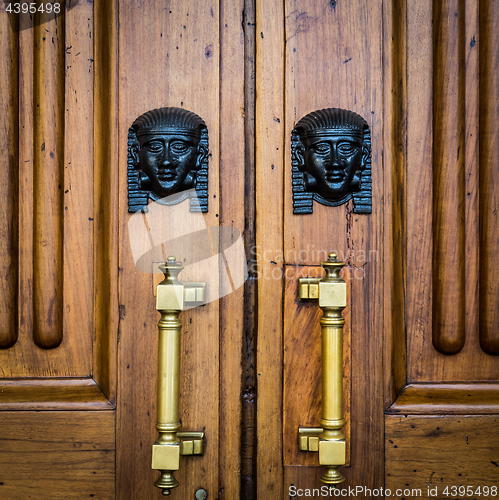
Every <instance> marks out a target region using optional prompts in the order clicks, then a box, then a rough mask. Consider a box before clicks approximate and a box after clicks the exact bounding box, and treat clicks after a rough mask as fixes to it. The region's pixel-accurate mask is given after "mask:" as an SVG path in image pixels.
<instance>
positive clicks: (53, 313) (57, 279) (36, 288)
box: [33, 16, 64, 349]
mask: <svg viewBox="0 0 499 500" xmlns="http://www.w3.org/2000/svg"><path fill="white" fill-rule="evenodd" d="M33 84H34V85H33V87H34V88H33V96H34V106H33V108H34V120H33V122H34V133H33V139H34V141H33V315H34V317H33V340H34V342H35V344H36V345H37V346H38V347H41V348H44V349H52V348H55V347H57V346H59V345H60V343H61V342H62V320H63V261H62V259H63V221H64V214H63V210H64V208H63V186H64V16H58V17H56V18H55V19H51V20H50V21H49V22H46V23H43V24H40V25H39V26H36V27H35V28H34V80H33Z"/></svg>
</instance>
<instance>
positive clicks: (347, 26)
mask: <svg viewBox="0 0 499 500" xmlns="http://www.w3.org/2000/svg"><path fill="white" fill-rule="evenodd" d="M382 12H383V9H382V5H381V3H370V4H369V5H367V4H362V5H361V4H359V3H342V4H340V2H337V3H334V2H313V1H306V2H295V1H287V2H285V15H286V31H285V40H286V45H285V47H286V65H285V74H286V81H285V90H286V94H285V110H286V117H285V124H286V125H285V131H284V147H285V153H284V154H285V164H286V173H285V202H284V248H283V250H284V259H285V262H286V263H289V264H301V265H318V264H320V262H321V261H322V260H325V259H326V258H327V254H328V252H330V251H337V253H338V255H339V258H340V259H342V260H344V261H345V262H347V264H348V265H349V266H350V267H351V272H352V280H351V292H350V295H351V298H350V299H349V300H351V311H350V314H351V324H350V328H351V367H352V368H351V369H352V382H351V392H350V397H351V402H350V405H351V410H350V411H351V418H350V443H351V456H350V464H351V465H350V467H343V468H340V471H341V473H342V474H343V475H344V476H345V477H346V480H347V482H349V483H350V484H356V483H359V484H360V483H363V484H366V485H374V484H380V483H381V482H382V476H383V455H382V452H383V445H382V427H383V390H382V376H383V375H382V335H383V314H384V313H383V299H384V293H383V268H382V234H383V222H382V221H383V217H384V212H383V210H384V200H383V201H382V199H383V178H384V177H383V159H382V155H381V150H382V149H383V148H382V146H381V144H382V137H383V135H382V132H383V102H382V101H383V99H382V90H383V87H382V82H383V80H382V77H383V72H382V50H383V45H382V43H383V39H382V32H383V29H382V23H383V19H382ZM258 31H260V30H259V29H258V26H257V32H258ZM257 78H258V75H257ZM327 107H340V108H344V109H350V110H352V111H354V112H357V113H359V114H360V115H361V116H363V117H364V118H365V119H366V121H367V122H368V124H369V127H370V130H371V135H372V145H373V149H372V175H373V183H372V186H373V193H372V195H373V213H372V214H370V215H360V214H354V213H353V203H352V202H348V203H347V204H345V205H342V206H339V207H325V206H323V205H321V204H319V203H317V202H314V208H313V209H314V213H313V214H311V215H305V216H297V215H294V214H293V208H292V190H291V171H290V169H291V151H290V137H291V131H292V129H293V127H294V126H295V124H296V122H297V121H298V120H299V119H300V118H302V117H303V116H304V115H306V114H307V113H309V112H311V111H314V110H316V109H322V108H327ZM257 142H258V136H257ZM257 189H258V187H257ZM290 317H291V315H290ZM308 335H310V334H308ZM304 336H305V338H306V336H307V334H305V333H304ZM295 355H296V356H299V353H296V354H295ZM379 377H381V378H379ZM287 390H288V388H286V387H285V389H284V391H285V393H286V391H287ZM291 390H295V391H296V390H301V391H306V390H307V389H298V388H297V387H294V386H293V387H292V388H291ZM309 390H310V389H309ZM299 398H300V396H299V395H298V394H297V395H296V396H294V398H293V399H295V400H297V399H299ZM284 411H285V412H286V411H287V409H286V408H285V409H284ZM366 456H369V457H370V460H366V459H365V457H366ZM286 468H287V467H286ZM285 474H286V477H287V474H288V472H286V473H285ZM309 474H310V482H313V481H314V478H315V475H316V472H311V473H309ZM302 477H303V478H304V479H303V481H304V483H305V484H306V483H307V481H306V480H305V477H306V473H305V472H304V473H303V476H302ZM288 495H289V492H288V489H287V485H286V484H285V485H284V486H283V497H284V498H287V496H288Z"/></svg>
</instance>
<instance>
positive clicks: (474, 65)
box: [461, 0, 486, 380]
mask: <svg viewBox="0 0 499 500" xmlns="http://www.w3.org/2000/svg"><path fill="white" fill-rule="evenodd" d="M478 3H479V0H466V2H465V5H466V7H465V8H466V12H465V18H466V27H465V36H464V48H465V68H466V69H465V73H466V76H465V78H466V84H465V87H466V96H465V100H466V111H465V172H466V173H465V183H466V186H465V190H466V196H465V200H466V202H465V214H466V215H465V242H466V271H465V276H466V277H465V287H466V290H465V307H466V320H465V321H466V323H465V332H466V338H467V339H468V341H469V342H467V344H469V347H470V348H472V349H473V350H472V351H471V352H470V350H469V349H466V350H465V353H463V354H464V355H465V356H466V358H467V359H469V361H471V362H472V363H473V364H475V363H477V360H476V356H474V352H473V351H477V352H480V345H479V342H478V338H479V334H478V332H479V319H478V318H479V301H480V297H479V288H478V287H479V279H478V278H479V269H480V264H479V262H480V221H479V189H478V188H479V183H480V179H479V172H478V164H479V148H478V143H479V133H478V132H479V128H478V123H479V110H478V107H479V102H478V100H479V98H478V95H479V67H478V44H477V39H478ZM467 347H468V346H467ZM471 358H472V359H471ZM484 368H485V369H486V367H484ZM465 370H466V368H465ZM467 371H468V370H467ZM461 380H462V379H461Z"/></svg>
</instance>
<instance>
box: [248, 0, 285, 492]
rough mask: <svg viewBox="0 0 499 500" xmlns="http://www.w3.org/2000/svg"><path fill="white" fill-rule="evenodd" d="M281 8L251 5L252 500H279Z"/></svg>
mask: <svg viewBox="0 0 499 500" xmlns="http://www.w3.org/2000/svg"><path fill="white" fill-rule="evenodd" d="M284 36H285V35H284V5H283V4H282V3H281V2H280V1H275V2H265V1H257V2H256V68H255V78H256V101H255V140H256V150H255V167H256V181H255V194H256V245H257V248H256V250H257V253H258V255H257V265H258V291H257V293H258V299H257V304H258V320H257V342H256V349H257V358H256V372H257V415H256V443H257V453H256V477H257V485H256V498H270V497H272V498H275V499H276V500H280V499H282V498H283V496H282V495H283V493H282V487H283V467H282V300H283V279H282V273H283V259H282V249H283V188H284V185H283V175H284V172H285V169H284V162H283V151H282V149H281V148H282V143H283V133H284V40H285V39H284Z"/></svg>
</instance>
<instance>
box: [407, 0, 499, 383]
mask: <svg viewBox="0 0 499 500" xmlns="http://www.w3.org/2000/svg"><path fill="white" fill-rule="evenodd" d="M445 5H450V4H441V3H440V4H439V5H438V6H437V5H435V6H433V2H427V3H421V2H419V3H418V4H417V5H416V4H414V5H408V38H407V68H408V70H407V75H408V94H407V95H408V96H410V98H409V97H408V112H407V120H408V123H407V127H408V128H407V175H406V178H407V216H406V228H407V229H406V231H407V290H406V321H407V323H406V328H407V367H408V368H407V377H408V380H409V381H414V382H424V381H449V382H450V381H486V380H496V379H497V377H498V376H499V365H498V364H497V362H496V361H495V358H494V357H492V356H490V355H489V354H487V353H486V352H484V350H483V348H482V347H481V345H480V342H482V341H483V332H484V331H485V330H484V329H483V324H484V321H488V320H486V319H485V318H486V317H487V314H485V313H484V308H485V307H488V311H494V312H491V313H490V315H488V318H489V319H490V318H492V317H493V316H494V314H495V310H496V307H495V306H496V302H494V299H492V298H491V299H490V300H491V301H492V302H491V303H490V304H492V303H493V304H494V305H493V306H492V305H489V306H486V305H485V304H486V300H485V299H484V296H485V297H493V295H494V286H495V285H493V284H491V282H489V281H487V280H489V274H488V273H487V272H486V271H485V270H484V269H487V266H489V267H488V268H491V269H492V271H491V273H492V274H493V265H492V264H491V260H487V259H488V258H489V257H488V251H487V250H485V248H489V251H490V249H491V248H495V247H493V246H492V247H491V246H490V245H494V243H492V242H493V238H494V236H493V235H494V234H495V233H494V231H495V230H494V224H492V226H491V227H490V228H489V227H488V226H487V225H486V224H485V223H484V220H485V219H484V214H485V213H486V217H489V218H490V217H492V219H491V220H495V219H493V218H494V217H495V216H494V208H493V204H492V205H490V204H489V205H487V204H488V203H489V202H490V200H493V199H494V194H493V193H494V190H493V183H494V178H495V177H496V176H497V173H492V170H490V169H489V174H486V173H483V172H482V170H483V165H484V164H485V163H484V162H486V161H488V160H484V158H483V155H484V151H483V148H484V147H485V146H484V144H485V143H486V142H487V140H486V139H485V138H487V137H488V139H490V140H489V142H488V144H493V137H494V134H496V132H495V128H494V132H492V135H490V134H489V135H488V134H487V132H485V133H483V131H482V128H483V127H484V126H485V125H484V123H486V122H484V116H491V115H487V113H489V112H490V110H493V109H495V108H494V106H497V103H496V101H497V97H496V96H497V88H492V87H490V82H492V81H493V79H494V78H495V72H494V71H493V70H492V69H491V70H490V71H488V70H486V69H484V68H487V64H493V62H491V61H493V56H487V57H486V58H484V51H483V50H482V49H479V47H481V45H480V43H481V42H482V41H483V38H485V39H486V40H489V39H491V37H493V36H494V35H493V33H492V34H491V36H489V37H487V36H482V35H481V34H480V33H479V30H478V17H480V20H481V21H480V23H481V24H480V26H481V28H480V30H481V29H482V28H483V26H484V23H485V24H487V23H488V22H489V21H485V20H490V19H493V18H494V14H493V13H492V12H488V11H487V9H486V10H485V14H483V12H481V13H480V16H478V3H477V2H475V1H473V0H468V1H467V2H464V3H462V4H461V3H459V5H458V4H457V3H455V4H452V5H454V7H455V8H450V9H449V8H447V7H446V9H447V10H445V9H444V10H441V11H439V9H443V8H444V6H445ZM487 5H488V4H487ZM487 8H488V7H487ZM433 9H436V11H434V10H433ZM456 9H458V10H456ZM433 14H435V15H437V14H438V16H436V18H435V20H434V22H435V23H437V24H438V25H439V26H440V28H439V29H438V30H437V28H433V26H432V21H433ZM456 14H457V16H456ZM495 15H496V17H497V13H496V14H495ZM459 19H461V21H459ZM463 19H464V20H463ZM442 30H443V31H447V32H448V34H447V35H446V36H445V37H444V39H443V40H442V39H440V41H438V40H435V42H433V36H435V37H437V36H440V35H439V33H440V31H442ZM479 35H480V36H479ZM441 36H443V35H441ZM450 39H455V40H456V41H455V43H454V44H453V43H450ZM458 46H459V47H458ZM494 47H495V46H494ZM439 54H440V55H439ZM445 54H447V55H446V56H445ZM479 54H480V56H479ZM479 57H480V61H479V60H478V58H479ZM485 59H486V60H487V63H486V62H485ZM433 66H435V74H433V71H432V69H433ZM478 67H480V72H479V73H478V71H479V70H478ZM485 75H489V76H487V77H486V76H485ZM487 82H488V83H487ZM437 87H438V88H437ZM487 89H488V92H489V93H487ZM434 92H435V95H434ZM433 106H435V110H434V109H433ZM484 113H485V114H484ZM492 113H493V111H492ZM494 116H495V115H494ZM437 117H438V122H439V123H438V125H437V123H436V121H437ZM433 123H435V125H434V126H435V127H436V128H437V129H438V130H437V132H436V135H435V139H433V133H432V130H433ZM488 123H489V124H491V123H493V119H491V118H489V122H488ZM493 127H495V125H490V126H489V131H490V130H493ZM479 128H480V133H478V129H479ZM484 141H485V142H484ZM490 141H492V142H490ZM478 142H479V143H480V144H479V145H480V151H478ZM485 150H486V151H490V150H488V149H487V148H485ZM458 151H459V158H458V154H457V153H458ZM463 151H464V152H463ZM437 154H438V155H439V156H440V158H441V159H443V160H442V161H444V163H445V162H447V163H446V165H447V166H445V165H444V169H443V170H442V168H441V165H442V161H439V160H438V158H437V156H436V155H437ZM479 157H480V158H479ZM486 157H489V158H490V156H488V153H486ZM461 162H464V165H463V164H461ZM452 164H454V165H455V166H454V167H452V168H451V165H452ZM479 164H480V168H479V167H478V165H479ZM487 164H488V165H489V166H490V165H493V164H494V163H493V161H492V160H490V162H489V163H487ZM432 166H433V172H432V171H431V168H432ZM479 170H480V171H479ZM487 175H490V176H489V177H487ZM463 177H464V178H463ZM484 189H485V191H486V194H485V195H484V194H483V192H482V191H483V190H484ZM487 200H488V201H487ZM494 203H495V202H494ZM485 206H487V208H486V209H485ZM479 221H480V223H479ZM479 232H480V234H479ZM490 238H492V239H490ZM484 243H485V246H484ZM433 246H434V248H433ZM489 253H490V252H489ZM445 256H447V257H448V258H449V261H450V262H454V264H453V265H452V266H451V267H450V268H449V267H448V266H447V263H446V257H445ZM438 262H439V263H438ZM463 262H464V264H463ZM437 263H438V269H437V268H436V267H435V266H437ZM484 265H485V267H484ZM479 268H480V271H479ZM478 276H480V280H479V279H478ZM479 281H480V283H479ZM445 283H448V286H447V287H446V288H443V285H444V284H445ZM478 292H479V293H478ZM489 292H491V293H489ZM438 294H439V298H438V299H437V295H438ZM456 294H457V295H456ZM449 298H453V301H452V302H445V301H446V300H448V299H449ZM484 300H485V301H484ZM445 304H447V305H445ZM463 307H464V313H463ZM442 308H444V309H446V310H445V311H443V315H442V314H440V313H439V311H440V312H442ZM451 313H452V314H454V315H455V318H452V317H451ZM439 317H440V318H450V321H451V322H454V323H455V324H454V326H453V327H452V329H451V330H449V329H448V328H447V330H446V331H448V332H450V336H448V337H446V339H447V340H445V342H447V344H445V342H444V344H443V345H442V349H441V350H442V351H444V350H445V352H446V353H445V354H442V353H441V352H439V351H437V350H436V349H435V348H434V346H433V344H432V342H431V341H430V339H431V338H432V337H433V335H432V330H433V329H435V332H436V335H437V337H438V335H439V333H438V328H440V326H442V325H439V324H436V323H435V322H434V321H436V322H437V323H438V321H439V320H438V318H439ZM458 319H459V321H458ZM456 321H457V322H458V323H460V324H457V323H456ZM450 324H451V323H448V325H450ZM463 328H464V329H463ZM479 328H480V330H481V331H482V334H481V337H479ZM440 332H441V333H443V332H444V330H440ZM464 337H466V341H465V342H464V345H463V346H462V349H460V350H459V352H457V354H453V355H449V354H451V353H452V352H453V349H457V348H459V347H460V344H461V343H462V342H463V341H464ZM453 339H454V340H453ZM437 340H438V339H437ZM454 341H455V342H454ZM453 342H454V344H453ZM437 345H438V342H437Z"/></svg>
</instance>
